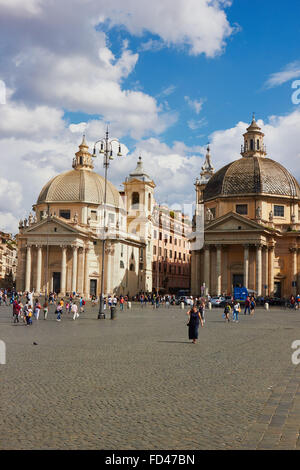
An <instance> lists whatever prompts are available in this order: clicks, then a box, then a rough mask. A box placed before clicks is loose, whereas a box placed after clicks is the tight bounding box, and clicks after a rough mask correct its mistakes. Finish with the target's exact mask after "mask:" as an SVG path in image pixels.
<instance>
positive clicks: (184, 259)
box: [183, 253, 185, 261]
mask: <svg viewBox="0 0 300 470" xmlns="http://www.w3.org/2000/svg"><path fill="white" fill-rule="evenodd" d="M183 261H185V253H183Z"/></svg>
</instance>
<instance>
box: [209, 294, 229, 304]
mask: <svg viewBox="0 0 300 470" xmlns="http://www.w3.org/2000/svg"><path fill="white" fill-rule="evenodd" d="M210 302H211V304H212V306H213V307H222V304H225V303H226V299H225V297H221V296H220V297H212V298H211V299H210Z"/></svg>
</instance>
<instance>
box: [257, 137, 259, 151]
mask: <svg viewBox="0 0 300 470" xmlns="http://www.w3.org/2000/svg"><path fill="white" fill-rule="evenodd" d="M257 150H259V139H257Z"/></svg>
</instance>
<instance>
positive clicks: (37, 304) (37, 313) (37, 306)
mask: <svg viewBox="0 0 300 470" xmlns="http://www.w3.org/2000/svg"><path fill="white" fill-rule="evenodd" d="M41 308H42V307H41V304H40V302H39V300H38V299H36V301H35V305H34V316H35V319H36V320H38V319H39V316H40V310H41Z"/></svg>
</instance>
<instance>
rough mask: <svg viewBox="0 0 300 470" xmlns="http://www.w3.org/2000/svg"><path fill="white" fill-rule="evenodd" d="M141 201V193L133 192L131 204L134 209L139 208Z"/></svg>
mask: <svg viewBox="0 0 300 470" xmlns="http://www.w3.org/2000/svg"><path fill="white" fill-rule="evenodd" d="M139 203H140V195H139V193H132V196H131V206H132V208H133V209H138V208H139Z"/></svg>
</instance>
